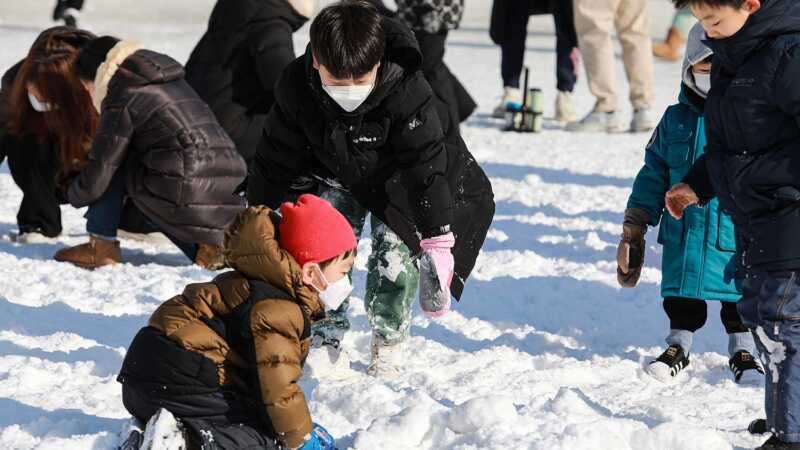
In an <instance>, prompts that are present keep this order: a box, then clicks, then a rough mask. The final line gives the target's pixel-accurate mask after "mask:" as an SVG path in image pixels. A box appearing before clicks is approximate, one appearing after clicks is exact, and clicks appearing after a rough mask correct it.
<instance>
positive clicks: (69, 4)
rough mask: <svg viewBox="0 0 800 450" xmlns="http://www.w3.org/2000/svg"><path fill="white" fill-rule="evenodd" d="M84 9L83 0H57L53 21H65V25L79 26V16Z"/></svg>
mask: <svg viewBox="0 0 800 450" xmlns="http://www.w3.org/2000/svg"><path fill="white" fill-rule="evenodd" d="M81 9H83V0H57V1H56V7H55V9H53V21H54V22H58V21H60V20H63V21H64V25H66V26H68V27H73V28H77V26H78V16H80V12H81Z"/></svg>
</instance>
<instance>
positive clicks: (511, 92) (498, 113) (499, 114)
mask: <svg viewBox="0 0 800 450" xmlns="http://www.w3.org/2000/svg"><path fill="white" fill-rule="evenodd" d="M509 103H510V104H512V105H520V104H522V93H521V92H520V90H519V89H517V88H513V87H505V88H503V98H501V99H500V104H499V105H497V107H496V108H495V109H494V112H492V117H494V118H495V119H505V117H506V111H507V110H508V105H509Z"/></svg>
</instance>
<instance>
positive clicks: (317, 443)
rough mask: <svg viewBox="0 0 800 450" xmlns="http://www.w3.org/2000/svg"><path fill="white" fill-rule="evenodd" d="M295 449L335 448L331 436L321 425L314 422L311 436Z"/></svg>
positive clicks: (325, 449) (317, 449)
mask: <svg viewBox="0 0 800 450" xmlns="http://www.w3.org/2000/svg"><path fill="white" fill-rule="evenodd" d="M297 450H336V447H335V446H334V442H333V436H331V434H330V433H328V430H326V429H325V428H324V427H323V426H322V425H320V424H317V423H315V424H314V428H313V429H312V430H311V436H310V437H309V439H308V440H307V441H306V443H305V444H303V446H302V447H300V448H299V449H297Z"/></svg>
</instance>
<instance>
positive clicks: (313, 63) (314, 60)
mask: <svg viewBox="0 0 800 450" xmlns="http://www.w3.org/2000/svg"><path fill="white" fill-rule="evenodd" d="M311 66H313V67H314V69H316V70H319V61H317V55H315V54H314V52H311Z"/></svg>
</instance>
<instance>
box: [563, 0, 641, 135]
mask: <svg viewBox="0 0 800 450" xmlns="http://www.w3.org/2000/svg"><path fill="white" fill-rule="evenodd" d="M620 1H621V0H574V1H573V7H574V14H575V32H576V33H577V35H578V47H579V48H580V50H581V55H582V56H583V65H584V67H585V68H586V80H587V81H588V83H589V91H591V93H592V94H593V95H594V96H595V97H596V98H597V103H596V104H595V106H594V109H593V110H592V111H591V112H590V113H589V114H587V115H586V116H585V117H584V118H583V119H581V120H580V121H579V122H575V123H571V124H567V126H566V130H567V131H576V132H584V131H588V132H602V131H606V132H619V131H621V127H620V124H619V120H618V118H617V114H616V111H617V93H616V76H615V73H616V66H615V61H614V44H613V42H612V41H611V33H612V31H613V28H614V18H615V17H616V15H617V9H618V8H619V5H620ZM639 1H644V0H639ZM648 39H649V38H648Z"/></svg>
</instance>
